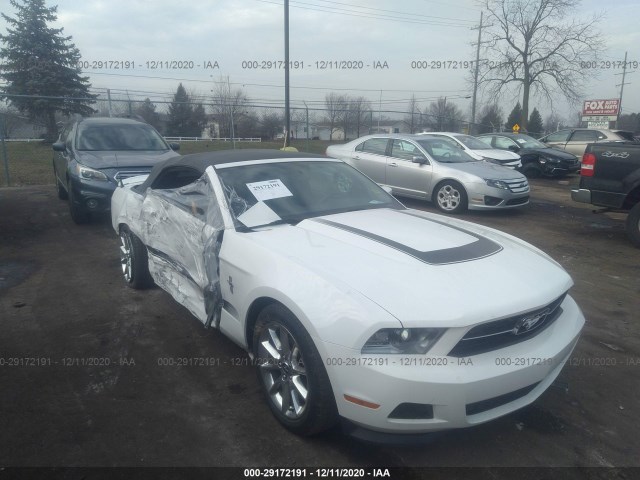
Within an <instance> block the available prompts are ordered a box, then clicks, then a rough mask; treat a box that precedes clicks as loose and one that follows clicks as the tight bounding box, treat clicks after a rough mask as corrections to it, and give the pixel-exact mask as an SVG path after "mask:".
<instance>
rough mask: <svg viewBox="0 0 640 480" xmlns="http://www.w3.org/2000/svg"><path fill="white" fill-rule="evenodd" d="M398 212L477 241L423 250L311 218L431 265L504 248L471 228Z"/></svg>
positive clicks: (466, 258)
mask: <svg viewBox="0 0 640 480" xmlns="http://www.w3.org/2000/svg"><path fill="white" fill-rule="evenodd" d="M398 213H404V214H406V215H411V216H413V217H417V218H421V219H422V220H424V221H426V222H433V223H438V224H440V225H444V226H446V227H449V228H452V229H454V230H458V231H460V232H463V233H465V234H467V235H470V236H472V237H474V238H476V241H475V242H472V243H468V244H467V245H462V246H460V247H453V248H443V249H441V250H433V251H430V252H422V251H420V250H416V249H414V248H411V247H408V246H407V245H403V244H402V243H399V242H396V241H394V240H391V239H389V238H386V237H381V236H380V235H376V234H374V233H371V232H367V231H366V230H361V229H359V228H354V227H350V226H349V225H344V224H342V223H337V222H332V221H330V220H325V219H323V218H314V219H311V220H312V221H314V222H318V223H322V224H323V225H328V226H331V227H335V228H339V229H340V230H345V231H347V232H350V233H353V234H355V235H359V236H361V237H365V238H368V239H369V240H373V241H375V242H378V243H381V244H383V245H386V246H388V247H390V248H393V249H395V250H398V251H400V252H403V253H406V254H407V255H410V256H412V257H414V258H415V259H417V260H420V261H421V262H424V263H427V264H429V265H449V264H452V263H461V262H469V261H471V260H478V259H480V258H484V257H488V256H490V255H493V254H495V253H498V252H499V251H501V250H502V246H500V245H498V244H497V243H496V242H494V241H493V240H489V239H488V238H486V237H481V236H479V235H477V234H475V233H473V232H471V231H469V230H465V229H463V228H460V227H455V226H453V225H449V224H448V223H445V222H439V221H437V220H433V219H430V218H425V217H423V216H421V215H417V214H415V213H411V212H408V211H406V210H402V211H398Z"/></svg>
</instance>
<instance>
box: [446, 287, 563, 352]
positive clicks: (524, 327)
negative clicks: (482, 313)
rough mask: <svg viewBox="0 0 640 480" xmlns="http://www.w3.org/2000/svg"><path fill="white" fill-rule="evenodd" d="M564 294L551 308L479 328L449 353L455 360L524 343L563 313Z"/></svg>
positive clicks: (475, 328)
mask: <svg viewBox="0 0 640 480" xmlns="http://www.w3.org/2000/svg"><path fill="white" fill-rule="evenodd" d="M566 295H567V294H566V293H565V294H563V295H562V296H560V297H559V298H557V299H556V300H554V301H553V302H551V303H550V304H549V305H547V306H545V307H541V308H538V309H536V310H533V311H531V312H527V313H523V314H520V315H515V316H513V317H509V318H503V319H502V320H495V321H493V322H487V323H483V324H480V325H476V326H475V327H473V328H472V329H471V330H469V331H468V332H467V333H466V335H465V336H464V337H462V339H461V340H460V341H459V342H458V343H457V344H456V346H455V347H453V350H451V351H450V352H449V355H450V356H452V357H470V356H472V355H480V354H481V353H486V352H491V351H493V350H498V349H500V348H505V347H508V346H509V345H514V344H516V343H520V342H524V341H525V340H528V339H530V338H532V337H534V336H536V335H537V334H539V333H540V332H542V331H543V330H544V329H545V328H547V327H548V326H549V325H551V324H552V323H553V322H554V321H555V320H556V319H557V318H558V317H559V316H560V314H561V313H562V307H560V304H561V303H562V301H563V300H564V297H565V296H566Z"/></svg>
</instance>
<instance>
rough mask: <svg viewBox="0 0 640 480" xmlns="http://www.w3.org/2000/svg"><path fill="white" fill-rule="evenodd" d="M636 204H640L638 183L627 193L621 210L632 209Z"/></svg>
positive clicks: (639, 184) (639, 183)
mask: <svg viewBox="0 0 640 480" xmlns="http://www.w3.org/2000/svg"><path fill="white" fill-rule="evenodd" d="M638 203H640V181H638V184H637V185H636V186H635V187H634V188H632V189H631V190H630V191H629V193H627V196H626V197H625V198H624V204H623V206H622V208H627V209H632V208H633V207H634V206H635V205H637V204H638Z"/></svg>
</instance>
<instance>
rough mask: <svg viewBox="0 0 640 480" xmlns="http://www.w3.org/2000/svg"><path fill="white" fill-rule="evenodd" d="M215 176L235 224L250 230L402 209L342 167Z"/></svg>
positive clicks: (268, 167) (290, 165)
mask: <svg viewBox="0 0 640 480" xmlns="http://www.w3.org/2000/svg"><path fill="white" fill-rule="evenodd" d="M217 173H218V176H219V177H220V180H221V182H222V185H223V187H224V191H225V195H226V197H227V201H228V203H229V206H230V208H231V211H232V213H233V215H234V217H235V220H236V227H238V226H244V227H248V228H253V227H258V226H264V225H268V224H276V223H298V222H300V221H302V220H304V219H306V218H311V217H317V216H320V215H330V214H333V213H341V212H350V211H355V210H366V209H371V208H395V209H403V208H404V207H403V206H402V204H401V203H400V202H398V201H397V200H396V199H395V198H393V197H392V196H391V195H389V194H388V193H387V192H385V191H384V190H383V189H382V188H381V187H380V186H379V185H377V184H376V183H374V182H372V181H371V180H369V179H368V178H367V177H365V176H364V175H363V174H361V173H360V172H358V171H357V170H356V169H355V168H352V167H350V166H349V165H347V164H345V163H342V162H325V161H319V162H314V161H299V162H295V161H294V162H282V163H261V164H256V165H245V166H237V167H228V168H221V169H219V170H218V172H217Z"/></svg>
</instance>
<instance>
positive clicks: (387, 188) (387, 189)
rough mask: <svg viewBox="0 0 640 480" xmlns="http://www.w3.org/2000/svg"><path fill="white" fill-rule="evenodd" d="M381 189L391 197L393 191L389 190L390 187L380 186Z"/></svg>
mask: <svg viewBox="0 0 640 480" xmlns="http://www.w3.org/2000/svg"><path fill="white" fill-rule="evenodd" d="M380 186H381V187H382V189H383V190H384V191H385V192H387V193H388V194H389V195H393V190H392V189H391V187H389V186H387V185H380Z"/></svg>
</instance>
